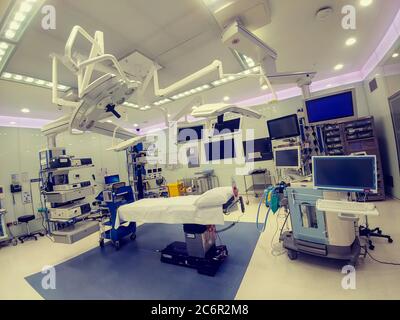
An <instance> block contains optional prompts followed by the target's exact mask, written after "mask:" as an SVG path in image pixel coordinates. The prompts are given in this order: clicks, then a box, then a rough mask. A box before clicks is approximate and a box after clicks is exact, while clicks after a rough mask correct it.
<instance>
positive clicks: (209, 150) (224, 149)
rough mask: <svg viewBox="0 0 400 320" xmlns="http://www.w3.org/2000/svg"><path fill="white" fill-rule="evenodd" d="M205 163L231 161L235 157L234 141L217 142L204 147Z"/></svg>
mask: <svg viewBox="0 0 400 320" xmlns="http://www.w3.org/2000/svg"><path fill="white" fill-rule="evenodd" d="M204 147H205V152H206V159H207V161H215V160H224V159H232V158H235V157H236V150H235V140H234V139H226V140H218V141H214V142H210V143H206V144H205V145H204Z"/></svg>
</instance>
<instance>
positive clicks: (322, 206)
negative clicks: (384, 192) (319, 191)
mask: <svg viewBox="0 0 400 320" xmlns="http://www.w3.org/2000/svg"><path fill="white" fill-rule="evenodd" d="M317 209H318V210H319V211H326V212H339V213H352V214H357V215H373V216H378V215H379V212H378V210H377V209H376V206H375V204H374V203H371V202H368V203H365V202H351V201H339V200H325V199H318V200H317Z"/></svg>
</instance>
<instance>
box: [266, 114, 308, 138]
mask: <svg viewBox="0 0 400 320" xmlns="http://www.w3.org/2000/svg"><path fill="white" fill-rule="evenodd" d="M267 126H268V132H269V137H270V138H271V140H279V139H288V138H293V137H298V136H299V135H300V128H299V120H298V118H297V114H292V115H290V116H286V117H282V118H278V119H273V120H269V121H267Z"/></svg>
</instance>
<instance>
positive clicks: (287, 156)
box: [274, 146, 301, 169]
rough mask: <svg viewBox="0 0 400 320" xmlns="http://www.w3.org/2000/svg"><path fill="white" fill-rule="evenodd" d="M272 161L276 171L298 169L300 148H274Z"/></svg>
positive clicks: (299, 166)
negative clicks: (273, 160)
mask: <svg viewBox="0 0 400 320" xmlns="http://www.w3.org/2000/svg"><path fill="white" fill-rule="evenodd" d="M274 159H275V166H276V168H277V169H300V168H301V161H300V160H301V159H300V146H294V147H287V148H276V149H274Z"/></svg>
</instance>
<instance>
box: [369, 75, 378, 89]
mask: <svg viewBox="0 0 400 320" xmlns="http://www.w3.org/2000/svg"><path fill="white" fill-rule="evenodd" d="M376 89H378V83H377V82H376V78H374V79H372V80H371V81H370V82H369V91H371V92H374V91H375V90H376Z"/></svg>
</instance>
